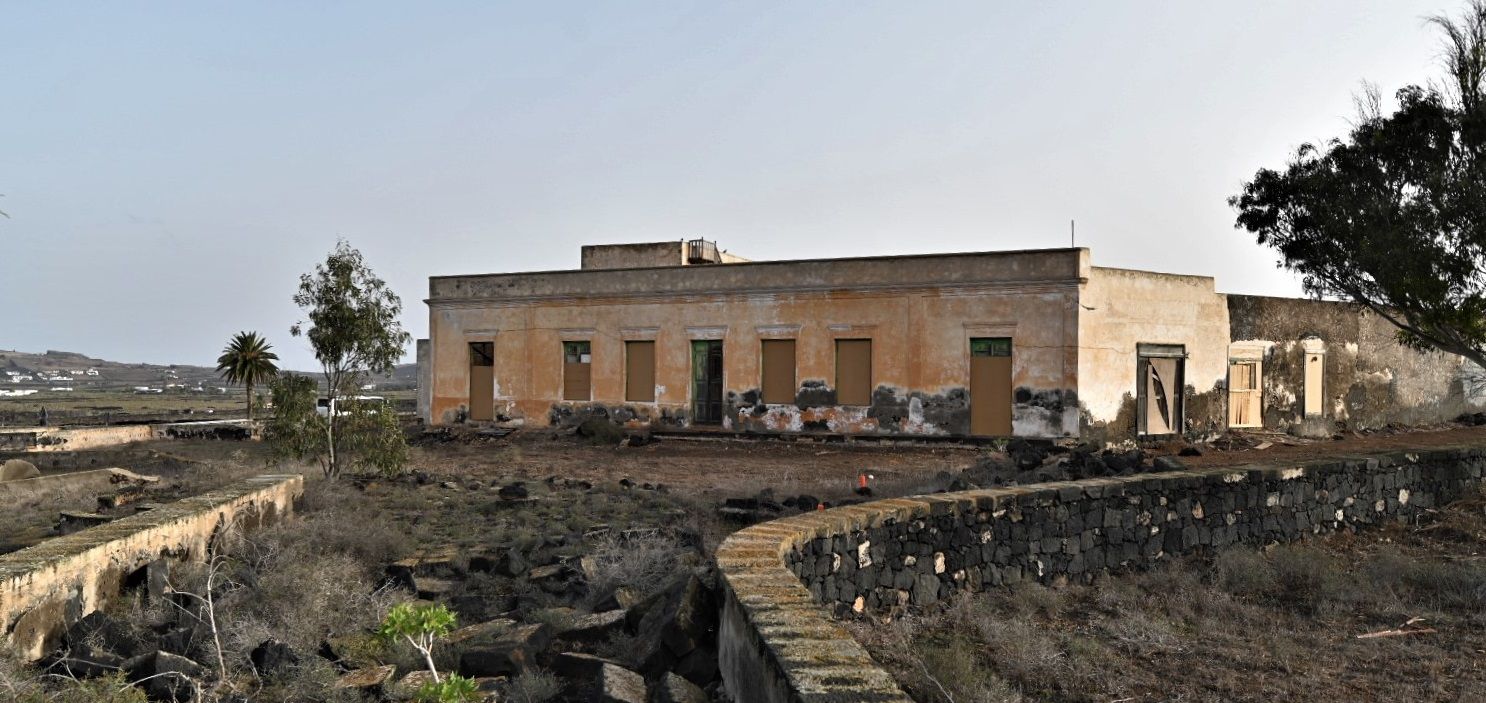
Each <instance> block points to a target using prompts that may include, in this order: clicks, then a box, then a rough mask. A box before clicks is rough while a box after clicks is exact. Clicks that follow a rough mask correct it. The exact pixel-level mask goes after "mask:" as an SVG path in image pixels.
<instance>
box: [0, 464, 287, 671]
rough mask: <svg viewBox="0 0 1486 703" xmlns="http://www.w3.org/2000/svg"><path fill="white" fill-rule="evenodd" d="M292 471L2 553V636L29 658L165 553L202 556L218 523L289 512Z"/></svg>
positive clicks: (258, 520) (257, 522) (259, 520)
mask: <svg viewBox="0 0 1486 703" xmlns="http://www.w3.org/2000/svg"><path fill="white" fill-rule="evenodd" d="M303 493H304V477H303V476H299V475H297V474H289V475H270V476H259V477H256V478H251V479H247V480H245V481H240V482H238V483H235V484H232V485H230V486H227V487H225V488H221V489H218V490H215V491H211V492H209V493H204V494H202V495H199V496H195V497H192V498H186V499H184V500H181V501H177V502H175V503H171V504H168V505H163V506H161V507H159V508H156V509H154V510H151V511H149V512H145V513H139V514H136V515H131V516H129V517H126V518H121V519H119V520H115V521H113V522H110V523H108V524H106V525H99V526H97V527H92V528H89V529H86V530H82V531H80V532H76V533H73V534H70V535H67V536H64V537H58V538H56V539H52V540H48V541H46V542H43V543H41V544H38V545H36V546H34V547H30V548H27V549H22V550H20V551H17V552H11V553H10V554H6V555H4V556H0V641H3V643H4V644H6V645H8V646H9V647H11V648H12V649H13V650H14V651H15V652H16V653H18V654H20V655H22V656H24V657H26V658H27V659H29V660H35V659H39V658H40V657H42V656H44V655H45V654H46V652H47V651H48V650H49V649H50V648H52V647H54V646H56V644H57V641H58V639H59V637H60V636H61V633H62V632H63V631H65V629H66V628H67V626H68V625H70V624H72V623H73V622H76V621H77V619H79V618H81V617H82V616H84V615H87V614H88V613H91V612H93V611H96V610H99V609H100V608H102V607H103V606H104V605H105V604H106V603H107V602H108V600H109V599H111V598H113V597H115V596H117V595H118V593H119V592H120V590H121V588H122V587H123V586H124V585H125V584H126V583H134V582H136V580H137V579H139V578H141V576H142V575H143V574H144V573H145V570H146V569H148V568H150V567H151V565H153V564H157V563H159V562H161V561H162V560H177V561H187V560H201V559H203V558H205V556H206V553H207V548H208V545H209V544H210V543H211V540H212V538H213V537H214V536H215V535H216V534H217V532H218V530H220V529H222V528H223V527H225V526H229V525H235V526H239V527H242V528H243V529H253V528H256V527H259V526H261V525H266V524H268V523H271V522H274V521H276V520H278V519H280V518H282V517H285V516H288V515H290V514H292V512H293V510H294V502H295V501H296V500H297V499H298V498H299V497H300V496H301V495H303Z"/></svg>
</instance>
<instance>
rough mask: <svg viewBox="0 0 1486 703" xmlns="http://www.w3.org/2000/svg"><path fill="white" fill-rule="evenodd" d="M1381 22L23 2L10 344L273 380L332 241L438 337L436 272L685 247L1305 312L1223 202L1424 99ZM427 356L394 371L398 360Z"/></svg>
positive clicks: (1396, 28) (11, 117) (1412, 45)
mask: <svg viewBox="0 0 1486 703" xmlns="http://www.w3.org/2000/svg"><path fill="white" fill-rule="evenodd" d="M1458 9H1459V4H1458V3H1438V2H1402V1H1387V2H1384V1H1383V0H1368V1H1352V2H1342V1H1341V0H1326V1H1323V2H1312V3H1304V4H1300V3H1285V2H1259V3H1245V4H1234V5H1233V6H1224V7H1214V6H1207V5H1199V4H1182V5H1178V6H1171V5H1170V4H1164V3H1156V2H1128V3H1119V4H1115V3H1104V4H1098V5H1090V6H1087V7H1072V6H1042V5H1036V6H1033V5H1028V6H1018V7H1009V8H1008V7H999V6H991V5H989V4H986V3H944V4H934V5H932V6H923V5H914V6H907V5H900V4H890V3H834V2H832V3H819V4H809V5H798V4H788V3H755V4H747V5H720V6H710V5H708V6H691V5H683V4H669V3H659V2H644V3H630V4H624V5H612V6H610V5H597V6H581V5H574V6H561V7H552V6H546V5H533V6H521V5H506V4H486V3H440V4H432V5H429V4H424V5H418V6H416V7H414V6H410V5H403V4H395V3H332V4H315V5H312V6H302V5H297V4H290V3H265V4H256V5H252V6H214V7H207V6H198V5H164V4H145V5H128V6H122V5H109V4H102V3H96V4H83V3H78V4H71V3H69V4H55V3H52V4H31V5H17V6H14V7H11V8H8V11H7V16H6V20H7V22H6V24H7V28H8V29H9V30H10V31H9V32H8V36H7V42H6V44H5V45H4V46H0V62H3V63H4V64H5V65H6V66H8V67H11V69H12V70H11V71H10V72H9V73H10V74H11V75H8V78H9V79H10V80H9V84H8V85H7V87H6V90H5V96H6V104H7V109H6V110H5V111H4V112H3V113H0V144H3V145H4V147H5V148H4V149H0V193H3V194H4V197H3V198H0V210H4V211H5V212H7V213H9V215H10V218H9V219H0V257H3V259H4V261H5V264H6V265H5V266H4V267H3V268H0V297H3V299H4V300H5V301H6V303H7V304H6V305H4V306H0V308H3V309H0V329H3V331H4V333H3V334H0V347H4V348H14V349H16V350H19V351H27V352H36V353H40V352H44V351H45V350H47V349H57V350H65V351H73V352H81V353H84V354H87V355H89V356H93V357H99V358H104V359H108V360H111V361H120V362H126V363H139V362H148V363H162V364H169V363H178V364H194V365H206V366H209V365H212V363H213V360H214V359H215V358H216V356H217V354H218V353H219V352H220V350H221V348H222V346H223V345H224V344H225V343H226V342H227V339H228V337H229V336H230V335H231V334H233V333H235V332H237V331H239V330H257V331H258V332H260V333H262V334H264V335H265V336H267V337H268V338H269V340H270V341H271V342H272V343H273V344H274V346H275V348H276V351H277V352H278V353H279V355H280V356H281V357H282V358H283V362H284V365H285V366H286V367H289V368H296V369H305V370H312V369H314V368H315V367H316V364H315V363H314V360H313V358H312V356H311V355H310V353H309V349H308V344H307V343H306V342H305V341H304V340H302V339H295V338H292V337H290V335H289V334H288V328H289V326H290V325H291V324H293V323H294V322H295V321H297V320H299V319H300V314H299V311H298V310H297V308H295V307H294V305H293V304H292V302H291V301H290V296H291V295H292V294H293V292H294V289H295V287H296V286H297V283H298V276H299V275H300V274H301V273H304V272H307V271H309V270H310V269H311V268H313V266H314V265H315V264H316V263H317V262H319V261H322V260H323V259H324V257H325V255H326V254H327V253H328V252H329V251H330V250H331V248H332V247H333V246H334V244H335V241H336V239H337V238H340V237H344V238H346V239H347V240H349V241H350V242H351V244H352V245H353V246H356V247H358V248H359V249H361V250H362V252H363V253H364V254H365V255H366V257H367V260H368V263H369V264H370V265H371V266H372V268H373V269H374V270H375V271H376V272H377V273H378V274H379V275H380V276H381V277H382V278H384V279H386V280H387V281H388V283H389V284H390V285H391V286H392V288H393V289H394V290H395V291H396V292H397V293H398V294H399V295H401V296H402V299H403V303H404V316H403V319H404V325H405V326H406V328H407V329H408V331H409V332H411V333H412V334H413V335H414V336H415V337H423V336H426V331H427V309H426V307H425V306H424V305H423V303H422V299H423V298H424V297H426V295H427V279H428V277H429V276H435V275H450V274H470V273H492V272H504V271H523V270H545V269H563V268H576V267H577V265H578V248H579V246H580V245H582V244H593V243H610V242H636V241H658V240H675V239H684V238H693V237H705V238H707V239H712V240H716V241H718V242H719V244H720V245H721V246H722V247H724V248H727V249H729V250H731V251H734V252H736V253H738V254H740V255H743V256H747V257H750V258H754V259H791V258H818V257H839V256H866V255H885V254H919V253H933V252H944V251H982V250H999V249H1024V248H1050V247H1063V246H1067V245H1068V235H1069V231H1068V228H1069V221H1070V220H1077V223H1078V225H1077V230H1078V240H1077V244H1078V245H1079V246H1086V247H1089V248H1091V250H1092V253H1093V260H1094V263H1095V265H1099V266H1114V267H1121V268H1136V269H1146V270H1154V271H1164V272H1171V273H1186V274H1196V275H1210V276H1214V277H1216V279H1217V286H1218V290H1219V291H1220V292H1227V293H1254V294H1266V295H1291V296H1293V295H1299V293H1300V287H1299V283H1298V281H1297V280H1296V279H1295V278H1294V277H1293V276H1292V275H1290V274H1288V273H1286V272H1284V271H1280V270H1277V269H1276V268H1275V266H1274V261H1275V256H1274V255H1273V254H1272V253H1271V252H1270V251H1269V250H1267V249H1263V248H1261V247H1259V246H1258V245H1256V244H1255V243H1254V241H1253V239H1252V237H1251V236H1250V235H1248V234H1247V233H1244V232H1240V231H1235V230H1234V229H1233V213H1232V211H1231V209H1230V208H1229V207H1228V206H1227V204H1226V202H1225V199H1226V198H1227V197H1228V196H1230V195H1232V194H1234V193H1236V192H1237V191H1238V189H1239V187H1240V186H1241V184H1242V183H1243V181H1244V180H1246V179H1247V178H1249V177H1251V176H1252V175H1253V173H1254V171H1256V170H1257V169H1259V168H1261V167H1278V166H1281V165H1282V164H1283V163H1284V161H1285V159H1286V158H1287V157H1288V155H1289V154H1290V152H1291V151H1293V149H1294V148H1295V147H1296V146H1298V145H1299V144H1301V143H1302V142H1306V141H1316V140H1322V139H1326V138H1329V137H1332V136H1338V135H1340V134H1342V133H1343V132H1344V131H1345V130H1346V128H1347V126H1348V119H1349V117H1350V116H1351V114H1352V111H1353V103H1352V96H1353V95H1354V94H1355V93H1356V92H1358V90H1359V88H1360V87H1361V84H1362V81H1364V80H1366V81H1370V82H1373V83H1375V84H1377V85H1378V86H1379V88H1380V89H1381V90H1382V91H1383V92H1384V94H1385V95H1391V94H1392V93H1393V92H1394V91H1395V90H1397V89H1398V88H1400V87H1402V86H1404V85H1406V84H1409V83H1416V84H1417V83H1424V82H1427V81H1429V80H1430V79H1433V78H1435V77H1437V76H1439V75H1440V69H1439V53H1440V50H1439V47H1440V43H1439V37H1438V35H1437V34H1436V33H1435V31H1434V30H1432V29H1430V28H1427V27H1425V26H1423V19H1424V17H1426V16H1428V15H1432V14H1438V13H1441V12H1446V13H1453V12H1456V11H1457V10H1458ZM403 361H404V362H405V363H406V362H411V361H412V357H411V355H409V356H408V357H407V358H405V359H404V360H403Z"/></svg>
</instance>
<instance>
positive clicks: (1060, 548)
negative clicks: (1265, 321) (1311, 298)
mask: <svg viewBox="0 0 1486 703" xmlns="http://www.w3.org/2000/svg"><path fill="white" fill-rule="evenodd" d="M1483 469H1486V447H1460V448H1453V449H1436V450H1428V451H1419V452H1398V453H1391V454H1383V455H1373V456H1357V457H1340V458H1336V459H1332V460H1327V461H1320V462H1312V463H1307V464H1304V465H1300V466H1251V467H1235V468H1223V469H1203V470H1194V471H1176V472H1168V473H1160V474H1145V475H1139V476H1129V477H1120V478H1102V479H1089V480H1085V481H1076V482H1056V483H1045V484H1038V485H1034V486H1019V487H1012V488H1000V489H988V490H978V491H966V492H961V493H946V494H937V495H928V496H917V497H912V498H898V499H890V500H881V501H876V502H873V503H867V504H862V505H854V506H848V507H844V508H835V509H832V510H827V511H823V512H819V513H806V514H801V515H797V516H794V517H788V518H783V519H780V520H774V521H772V522H767V523H763V524H759V525H755V526H753V527H750V528H747V529H744V530H742V531H739V532H737V533H735V534H733V535H732V536H730V537H729V538H728V539H727V540H726V541H724V542H723V544H722V546H721V547H719V548H718V551H717V563H718V567H719V569H720V571H721V573H722V576H723V579H722V581H723V588H724V591H725V594H724V600H723V612H722V625H721V632H720V634H719V658H720V665H721V668H722V671H723V678H724V682H725V685H726V687H727V690H728V692H729V693H730V694H731V695H732V696H733V699H734V700H736V701H738V703H754V702H756V701H767V702H770V703H774V702H783V701H908V700H910V699H909V697H908V696H907V695H906V694H905V693H903V691H902V690H901V689H900V688H899V687H898V685H897V684H896V683H895V682H894V681H893V679H892V677H891V676H890V675H889V674H888V673H887V672H886V671H884V670H882V668H881V667H879V666H878V665H877V664H876V662H874V661H873V660H872V658H871V657H870V656H869V655H868V654H867V652H866V650H865V649H864V648H863V647H862V646H861V645H860V644H858V643H857V642H856V640H854V639H852V637H851V635H850V634H849V633H848V632H847V631H846V630H845V629H844V628H843V627H841V626H840V625H839V624H837V623H836V622H834V621H833V620H832V619H831V615H830V612H829V608H852V607H854V608H856V609H859V610H871V609H876V608H883V607H890V606H898V605H905V604H913V605H927V604H929V603H933V602H934V601H937V600H939V599H941V598H944V597H947V596H949V595H951V594H953V593H955V592H957V591H960V590H974V589H978V588H981V587H984V586H987V585H999V584H1004V583H1013V582H1016V581H1021V580H1026V579H1036V580H1039V581H1044V582H1050V581H1053V580H1056V579H1063V578H1067V579H1073V580H1078V579H1085V578H1088V577H1089V576H1091V575H1092V574H1093V573H1094V572H1097V571H1100V570H1109V569H1116V570H1117V569H1122V568H1129V567H1143V566H1149V565H1152V564H1154V563H1156V562H1158V561H1160V560H1161V559H1163V558H1165V557H1167V556H1168V555H1176V554H1189V553H1197V552H1206V551H1210V550H1217V549H1222V548H1223V547H1226V546H1230V545H1235V544H1251V545H1260V544H1265V543H1268V542H1272V541H1291V540H1295V539H1298V538H1300V537H1303V536H1305V535H1310V534H1316V533H1321V532H1329V531H1333V530H1337V529H1342V528H1345V527H1351V526H1365V525H1374V524H1379V523H1382V522H1386V521H1388V520H1394V519H1403V518H1407V517H1409V516H1411V515H1413V514H1414V513H1416V512H1418V511H1419V510H1422V509H1427V508H1431V507H1433V506H1436V505H1442V504H1444V503H1447V502H1450V501H1452V500H1455V499H1457V498H1459V497H1462V496H1463V495H1465V494H1466V493H1467V492H1468V491H1470V490H1471V489H1472V487H1473V486H1474V485H1477V484H1479V483H1480V481H1481V478H1482V472H1483ZM823 606H826V607H823Z"/></svg>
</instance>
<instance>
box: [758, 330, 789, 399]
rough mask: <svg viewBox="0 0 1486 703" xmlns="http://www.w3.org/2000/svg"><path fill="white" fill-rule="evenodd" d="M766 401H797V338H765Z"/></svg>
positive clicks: (764, 389)
mask: <svg viewBox="0 0 1486 703" xmlns="http://www.w3.org/2000/svg"><path fill="white" fill-rule="evenodd" d="M762 356H763V364H764V378H763V386H764V387H763V392H764V402H765V403H771V404H788V403H793V402H795V340H793V339H765V340H763V355H762Z"/></svg>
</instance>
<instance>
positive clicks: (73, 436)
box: [0, 425, 155, 452]
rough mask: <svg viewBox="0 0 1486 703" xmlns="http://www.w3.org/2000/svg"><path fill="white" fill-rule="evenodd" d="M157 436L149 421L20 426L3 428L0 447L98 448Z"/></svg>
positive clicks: (36, 449) (43, 449) (40, 449)
mask: <svg viewBox="0 0 1486 703" xmlns="http://www.w3.org/2000/svg"><path fill="white" fill-rule="evenodd" d="M154 436H155V431H154V428H152V427H151V426H149V425H113V426H110V427H77V428H70V429H69V428H65V427H21V428H6V429H0V450H5V451H23V452H55V451H70V450H78V449H97V448H99V447H112V446H117V445H120V444H129V443H131V442H143V441H145V440H148V439H151V438H153V437H154Z"/></svg>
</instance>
